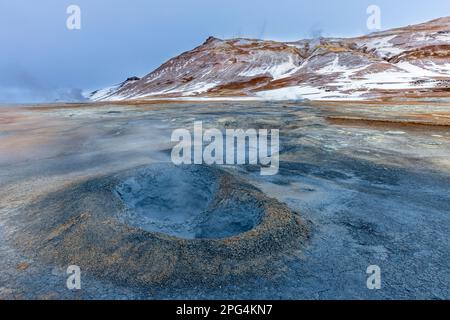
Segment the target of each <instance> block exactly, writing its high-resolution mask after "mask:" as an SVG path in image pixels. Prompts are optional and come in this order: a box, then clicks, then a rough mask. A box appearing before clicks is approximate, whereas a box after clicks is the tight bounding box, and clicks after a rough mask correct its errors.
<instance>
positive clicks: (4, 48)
mask: <svg viewBox="0 0 450 320" xmlns="http://www.w3.org/2000/svg"><path fill="white" fill-rule="evenodd" d="M71 4H75V5H78V6H79V7H80V8H81V30H72V31H71V30H68V29H67V28H66V19H67V17H68V15H67V14H66V9H67V7H68V6H69V5H71ZM371 4H376V5H378V6H379V7H380V8H381V18H382V28H383V29H387V28H391V27H398V26H404V25H408V24H414V23H419V22H424V21H427V20H431V19H434V18H438V17H442V16H450V1H449V0H427V1H423V0H422V1H419V0H395V1H393V0H370V1H366V0H345V1H336V0H308V1H303V0H272V1H270V0H226V1H221V0H114V1H111V0H71V1H65V0H39V1H32V0H0V15H1V18H0V43H1V50H0V102H25V101H51V100H54V99H55V97H59V98H61V99H64V97H65V96H66V95H67V94H68V95H72V94H73V95H75V96H76V95H77V94H78V91H76V90H74V91H72V92H69V93H66V92H65V90H66V89H67V88H69V89H83V90H87V89H96V88H101V87H104V86H107V85H110V84H114V83H118V82H121V81H123V80H124V79H125V78H126V77H128V76H132V75H137V76H142V75H145V74H147V73H148V72H150V71H152V70H153V69H155V68H156V67H158V66H159V65H160V64H162V63H163V62H165V61H166V60H167V59H169V58H171V57H173V56H175V55H177V54H179V53H181V52H183V51H186V50H190V49H192V48H193V47H195V46H197V45H199V44H201V43H202V42H203V41H204V40H205V39H206V38H207V37H208V36H209V35H213V36H216V37H219V38H230V37H237V36H241V37H251V38H264V39H274V40H296V39H302V38H307V37H312V36H317V35H323V36H353V35H360V34H365V33H368V32H369V30H367V29H366V20H367V17H368V15H367V14H366V9H367V7H368V6H369V5H371ZM63 89H64V90H63ZM62 92H64V94H63V93H62Z"/></svg>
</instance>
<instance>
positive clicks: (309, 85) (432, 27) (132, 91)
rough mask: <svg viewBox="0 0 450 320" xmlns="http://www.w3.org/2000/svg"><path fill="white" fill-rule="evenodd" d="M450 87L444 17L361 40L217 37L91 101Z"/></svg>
mask: <svg viewBox="0 0 450 320" xmlns="http://www.w3.org/2000/svg"><path fill="white" fill-rule="evenodd" d="M130 79H132V80H130ZM449 86H450V17H442V18H438V19H434V20H431V21H428V22H425V23H420V24H416V25H409V26H406V27H400V28H395V29H389V30H384V31H378V32H374V33H371V34H368V35H366V36H359V37H353V38H317V39H304V40H298V41H293V42H281V41H274V40H258V39H248V38H236V39H225V40H223V39H218V38H215V37H209V38H207V39H206V41H204V42H203V43H202V44H201V45H199V46H197V47H196V48H194V49H192V50H190V51H186V52H183V53H182V54H180V55H178V56H176V57H174V58H172V59H169V60H168V61H166V62H165V63H163V64H162V65H161V66H160V67H158V68H157V69H155V70H154V71H152V72H150V73H149V74H147V75H145V76H144V77H142V78H140V79H139V78H129V79H127V81H124V82H123V83H121V84H119V85H117V86H114V87H109V88H105V89H102V90H100V91H96V92H94V93H92V94H91V96H90V99H91V100H93V101H116V100H135V99H144V100H145V99H161V98H171V99H261V100H292V99H310V100H365V99H374V98H385V97H392V96H411V97H448V96H450V89H449Z"/></svg>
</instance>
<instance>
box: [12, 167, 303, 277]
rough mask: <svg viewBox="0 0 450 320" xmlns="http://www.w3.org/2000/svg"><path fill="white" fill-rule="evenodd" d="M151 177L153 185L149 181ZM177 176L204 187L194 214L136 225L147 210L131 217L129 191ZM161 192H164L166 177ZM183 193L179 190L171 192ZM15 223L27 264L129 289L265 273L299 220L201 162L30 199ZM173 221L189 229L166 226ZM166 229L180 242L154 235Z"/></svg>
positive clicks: (296, 237) (299, 230)
mask: <svg viewBox="0 0 450 320" xmlns="http://www.w3.org/2000/svg"><path fill="white" fill-rule="evenodd" d="M160 173H161V174H162V179H160V178H159V179H160V180H158V178H157V177H155V175H159V174H160ZM168 173H170V174H168ZM180 173H181V175H184V177H183V178H182V179H184V180H183V181H184V182H183V183H185V182H187V181H188V180H186V179H189V177H191V178H192V185H193V186H192V187H195V186H197V187H199V188H200V189H202V188H203V189H204V190H205V193H204V194H205V198H204V199H203V200H204V202H202V201H200V203H203V205H200V206H199V208H198V209H199V210H198V211H197V212H195V214H194V215H197V217H196V218H195V219H191V220H190V221H189V222H186V221H183V220H179V219H176V221H175V223H172V222H170V221H169V224H167V223H166V224H162V225H161V224H160V225H158V223H157V222H158V221H156V229H152V228H153V227H149V225H148V223H143V224H142V227H140V221H141V220H140V218H139V215H142V214H143V213H142V212H144V213H145V212H147V211H148V210H149V211H151V208H150V209H149V208H145V206H144V209H145V210H144V211H142V210H141V212H138V213H136V212H133V210H134V211H136V204H137V203H139V202H141V200H142V199H138V201H133V197H134V195H135V194H136V190H134V191H133V190H132V189H133V188H135V189H138V190H140V189H142V186H143V184H142V181H143V180H142V179H144V181H145V179H147V178H148V179H149V180H152V179H156V180H154V181H156V182H158V183H156V184H155V185H153V187H157V188H160V187H161V183H162V181H166V178H167V177H179V176H180ZM136 177H140V179H141V182H139V179H138V181H137V182H136V181H135V182H133V183H131V185H130V179H135V178H136ZM160 177H161V176H160ZM144 185H145V183H144ZM150 185H152V184H151V183H150ZM166 186H167V187H168V188H169V189H167V191H168V192H169V191H170V190H171V183H170V181H169V183H168V184H166ZM205 188H206V189H207V190H206V189H205ZM144 189H145V188H144ZM163 191H164V190H159V191H158V192H157V193H156V194H155V193H152V192H154V191H148V192H150V199H152V201H156V202H158V201H160V200H161V199H157V197H158V196H161V197H162V196H163V195H164V194H166V193H164V192H163ZM144 193H147V191H145V190H144ZM189 194H191V192H190V190H187V193H186V194H181V195H179V196H182V197H184V196H186V195H189ZM136 196H137V197H139V196H141V194H140V193H139V192H138V193H137V195H136ZM194 196H200V193H198V194H197V195H194ZM130 197H131V198H130ZM155 197H156V198H155ZM162 200H163V202H164V203H167V201H169V202H170V201H171V200H170V198H169V199H162ZM152 201H150V202H152ZM196 201H197V200H196ZM144 202H145V201H144ZM130 203H131V205H130ZM147 203H148V201H147ZM150 204H151V203H150ZM176 205H178V206H184V205H185V203H184V202H180V203H178V204H176ZM202 206H203V207H202ZM193 207H195V205H194V203H192V207H189V205H186V210H192V209H193ZM139 208H141V207H140V206H139ZM239 208H240V209H239ZM234 209H236V210H237V211H234ZM169 210H172V209H171V208H169ZM130 211H131V212H130ZM232 212H238V214H232ZM136 214H137V215H138V218H137V219H136V217H135V215H136ZM227 217H228V218H227ZM193 221H194V222H195V223H193ZM22 222H23V225H25V226H26V228H25V230H21V231H20V232H18V233H17V235H16V237H15V238H16V242H17V245H18V246H20V247H21V248H24V249H28V250H30V251H32V252H34V253H35V254H36V257H37V258H40V259H45V260H46V261H48V262H51V263H57V264H61V265H65V266H67V265H69V264H76V265H79V266H80V267H81V268H82V270H88V271H89V272H90V273H92V274H95V275H97V276H101V277H106V278H108V279H112V280H115V281H119V282H132V283H136V284H157V283H161V282H163V281H171V280H173V281H180V280H182V279H184V280H186V281H196V280H198V281H206V282H210V281H213V279H216V278H217V276H220V277H221V278H223V277H227V276H239V275H245V274H248V273H253V274H256V273H259V272H262V273H265V272H269V271H268V270H269V269H270V267H268V265H269V264H270V263H271V262H273V261H274V260H276V258H277V257H279V255H280V254H283V253H284V252H286V251H287V250H293V249H295V248H298V247H299V246H301V245H302V243H304V241H305V239H306V238H307V228H306V226H305V224H304V223H303V222H302V220H301V219H300V218H299V216H298V215H296V214H294V213H292V212H291V211H290V210H289V208H288V207H287V206H286V205H284V204H282V203H280V202H278V201H277V200H274V199H271V198H268V197H267V196H266V195H265V194H263V193H262V192H261V191H260V190H258V189H256V188H255V187H253V186H252V185H250V184H248V183H246V182H245V181H243V180H242V179H239V178H236V177H234V176H233V175H231V174H229V173H226V172H225V171H223V170H220V169H217V168H213V167H207V166H188V167H181V168H180V167H174V166H172V165H168V164H164V165H155V166H151V167H145V168H138V169H135V170H131V171H126V172H121V173H119V174H116V175H114V176H108V177H102V178H98V179H93V180H89V181H86V182H83V183H81V184H78V185H75V186H73V187H72V188H69V189H65V190H62V191H60V192H57V193H54V194H51V195H48V196H47V197H46V198H45V199H41V200H39V201H38V202H37V203H35V204H33V205H32V206H30V207H29V208H28V209H27V212H26V213H25V215H24V216H23V221H22ZM152 223H153V224H154V223H155V221H152ZM152 223H151V224H150V225H152ZM177 224H181V225H182V224H188V225H189V226H190V227H189V228H188V230H181V231H180V230H179V228H178V229H177V228H171V227H173V226H177ZM158 228H159V229H158ZM146 229H147V230H146ZM152 230H153V231H152ZM167 230H169V233H172V231H173V230H178V231H177V232H179V233H175V234H178V235H180V236H173V235H170V234H166V233H164V231H167ZM187 231H188V232H187ZM227 235H230V236H227ZM181 236H186V238H182V237H181Z"/></svg>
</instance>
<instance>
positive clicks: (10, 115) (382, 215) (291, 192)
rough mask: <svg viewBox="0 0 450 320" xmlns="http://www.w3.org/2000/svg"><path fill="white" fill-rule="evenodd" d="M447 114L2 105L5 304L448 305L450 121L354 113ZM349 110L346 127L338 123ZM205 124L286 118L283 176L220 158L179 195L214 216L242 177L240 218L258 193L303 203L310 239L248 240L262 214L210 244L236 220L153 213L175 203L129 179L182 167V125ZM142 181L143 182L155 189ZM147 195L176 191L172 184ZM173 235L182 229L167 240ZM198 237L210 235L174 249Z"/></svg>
mask: <svg viewBox="0 0 450 320" xmlns="http://www.w3.org/2000/svg"><path fill="white" fill-rule="evenodd" d="M448 108H449V106H447V105H446V104H445V103H443V104H442V105H439V104H435V103H434V104H431V103H430V104H427V103H423V104H414V105H407V104H405V105H403V104H396V105H381V106H373V105H370V106H367V105H363V104H361V105H356V106H355V105H330V104H328V105H325V104H324V105H323V106H320V105H319V106H318V105H306V104H295V103H289V104H287V103H284V104H283V103H278V104H274V103H237V102H236V103H229V102H228V103H219V102H218V103H208V104H193V103H190V104H187V103H183V104H181V103H180V104H178V103H168V104H164V103H159V104H149V105H123V104H122V105H107V104H105V105H86V106H66V107H57V106H48V107H45V108H42V107H32V108H18V107H17V108H15V109H13V110H10V109H8V110H7V109H0V120H1V121H0V122H1V123H2V126H1V134H0V151H1V152H0V268H1V273H0V298H3V299H5V298H15V299H23V298H31V299H35V298H44V299H92V298H100V299H104V298H114V299H133V298H135V299H153V298H159V299H161V298H162V299H165V298H263V299H278V298H287V299H335V298H348V299H361V298H366V299H380V298H399V299H406V298H412V299H422V298H427V299H445V298H446V299H448V298H449V297H450V285H449V279H450V239H449V238H448V234H450V214H449V213H450V195H449V193H448V190H450V179H449V178H450V130H447V129H446V126H445V125H444V126H442V125H439V126H432V125H426V124H425V125H422V124H420V125H412V126H410V127H409V126H408V125H405V124H404V123H402V125H401V126H398V125H395V124H392V123H389V122H387V123H386V122H382V123H379V122H378V123H376V125H372V124H371V121H360V120H358V122H356V121H347V120H346V119H355V118H357V119H361V118H364V119H384V118H386V117H387V116H388V115H389V116H390V117H395V118H396V119H397V120H404V121H411V122H414V123H415V122H417V121H419V120H420V118H426V121H430V119H431V120H433V119H434V118H436V119H438V120H439V123H440V124H442V121H443V119H444V120H445V119H446V117H445V114H446V110H448ZM333 117H334V118H333ZM336 117H339V119H340V121H339V122H336V121H335V122H330V121H328V120H327V119H336ZM342 119H344V120H342ZM417 119H419V120H417ZM194 120H202V121H203V123H204V126H205V127H217V128H267V127H268V128H280V139H281V140H280V147H281V149H280V153H281V158H280V160H281V162H280V172H279V174H278V175H276V176H273V177H262V176H260V175H259V168H257V167H253V166H240V167H236V168H233V167H226V168H217V169H213V168H209V169H206V172H205V174H203V173H202V174H200V175H199V176H200V177H205V176H206V177H209V178H208V179H211V180H212V181H215V183H212V184H211V185H208V188H207V189H208V190H210V191H208V192H205V193H204V194H203V193H201V194H197V195H195V194H194V196H195V197H201V196H202V195H203V196H204V198H203V199H196V200H195V201H193V202H192V203H191V202H190V201H188V200H186V201H185V202H178V203H177V202H176V201H175V202H173V203H171V205H172V206H173V207H174V208H178V207H180V206H183V207H185V208H186V210H187V211H188V212H191V213H192V214H194V215H195V214H200V213H202V212H213V213H214V210H212V209H211V208H214V200H213V199H214V197H215V195H216V196H217V195H218V194H220V192H219V193H218V191H217V185H220V184H221V183H222V182H220V181H221V180H220V177H222V178H223V177H228V178H225V180H227V181H229V183H231V185H228V187H229V188H228V189H227V188H226V186H225V187H223V188H219V189H220V190H229V193H230V194H227V191H224V192H225V195H221V196H224V197H225V198H227V199H230V198H231V199H233V197H237V198H235V199H234V200H233V201H231V204H230V207H229V209H230V212H235V210H234V209H235V208H246V209H244V210H243V211H244V212H246V213H247V212H248V211H249V210H248V207H251V208H255V203H257V204H260V205H262V206H263V207H264V206H267V207H269V208H273V207H275V208H277V209H279V210H276V211H277V212H278V211H279V212H282V213H284V214H285V215H284V216H285V217H290V218H292V217H298V216H297V213H298V214H299V215H300V219H301V221H303V222H304V223H305V224H306V225H307V226H308V230H309V232H308V235H309V238H306V236H305V234H306V233H304V232H303V231H304V229H303V228H299V229H298V228H297V227H295V228H294V229H293V230H294V231H293V232H288V233H287V235H286V234H284V233H283V230H292V229H289V228H288V229H283V228H279V229H277V228H272V227H270V228H268V230H272V231H273V230H282V232H281V233H280V234H276V235H273V234H271V237H272V236H273V237H272V238H271V240H270V241H268V242H264V244H261V243H259V242H258V241H263V240H264V237H265V236H266V235H267V234H268V233H266V232H261V233H260V235H262V237H260V238H258V237H249V238H246V236H245V235H246V234H248V233H249V232H250V233H251V232H252V230H257V229H258V226H264V219H263V218H261V217H262V216H264V214H262V213H261V212H266V211H267V210H262V211H258V210H255V211H254V212H252V211H251V210H250V212H248V213H249V214H250V215H249V217H253V218H252V219H253V220H252V219H250V222H249V220H245V219H244V221H242V220H238V221H237V224H231V225H234V226H235V227H234V228H232V227H230V228H219V229H220V230H222V229H224V230H228V231H227V232H225V234H222V235H220V234H219V235H218V236H217V239H211V238H214V236H213V235H217V234H218V228H217V225H218V224H222V223H223V221H220V215H219V216H216V217H215V218H214V215H213V217H212V218H210V219H203V220H202V219H200V220H196V221H190V222H189V223H190V225H188V226H183V228H181V226H182V225H183V222H185V221H186V220H183V219H185V218H186V217H175V218H176V219H175V220H172V221H168V222H167V221H165V222H161V219H159V220H158V219H156V220H155V219H154V218H155V217H157V218H158V217H159V218H160V217H161V215H164V211H158V210H156V211H155V210H153V209H154V208H152V203H154V202H152V201H150V202H149V199H145V197H143V198H142V197H141V198H139V197H135V196H134V195H135V191H136V190H133V188H132V187H133V186H136V185H135V184H134V183H130V180H129V179H133V177H135V176H137V175H136V170H137V171H139V170H144V171H141V173H142V172H143V176H149V174H148V172H147V171H145V170H148V169H142V168H152V167H153V168H155V167H158V166H161V164H160V163H161V162H162V163H167V162H168V161H169V156H170V148H171V144H170V134H171V131H172V129H173V128H180V127H186V128H188V129H191V128H192V125H193V121H194ZM163 166H166V165H163ZM168 166H169V167H170V165H168ZM199 170H200V169H199ZM157 171H161V170H157ZM162 171H163V172H165V173H164V174H167V173H168V172H173V171H172V170H170V169H168V170H167V171H164V170H162ZM164 174H163V175H164ZM215 175H218V177H219V178H217V176H215ZM150 176H151V174H150ZM194 176H195V174H194ZM169 177H170V175H169ZM185 177H188V178H186V179H183V176H182V174H181V176H180V178H181V180H182V181H185V185H186V186H189V185H190V182H189V181H191V180H189V179H190V178H189V177H190V175H187V176H185ZM194 180H195V184H199V185H201V184H202V183H203V184H205V182H204V181H203V182H202V179H194ZM143 181H144V182H143V183H142V182H141V183H138V184H137V185H138V186H139V188H144V187H146V186H147V187H148V185H147V184H146V182H145V181H148V180H143ZM156 181H157V184H158V185H160V186H161V181H159V180H156ZM164 181H167V177H164ZM99 186H101V187H99ZM150 186H151V185H150ZM124 187H131V189H129V190H130V192H132V195H133V196H132V197H131V198H129V197H128V198H127V192H122V195H121V196H120V195H119V194H117V193H115V192H117V190H122V191H124V190H125V189H127V188H125V189H124ZM166 188H169V189H170V188H172V187H171V183H170V179H169V182H167V185H166ZM144 189H145V188H144ZM236 190H239V192H237V193H236V194H235V195H233V191H236ZM125 191H126V190H125ZM179 192H180V195H181V196H182V195H183V192H185V191H184V190H179ZM189 192H191V191H189ZM145 194H150V196H151V197H153V199H155V198H156V199H160V200H161V199H162V201H163V202H164V199H165V200H170V195H167V194H165V193H163V192H158V191H156V193H148V192H146V193H145ZM246 194H247V195H249V196H248V197H245V195H246ZM129 195H130V193H128V196H129ZM166 196H169V198H165V197H166ZM130 199H132V201H131V202H130V201H129V200H130ZM135 199H139V201H144V203H145V204H146V205H148V206H149V207H148V208H147V209H146V210H150V211H152V210H153V211H152V212H154V214H155V216H153V218H152V219H153V220H152V219H150V220H148V219H143V218H142V213H140V212H138V211H136V210H134V209H135V208H136V203H135V202H133V201H134V200H135ZM255 199H257V200H256V201H255ZM249 200H250V204H249V203H248V202H247V201H249ZM252 201H253V202H252ZM195 203H200V204H202V205H199V207H198V208H195ZM246 205H247V206H248V207H245V206H246ZM138 207H140V205H139V206H138ZM267 207H264V208H265V209H267ZM95 208H98V210H96V209H95ZM205 208H206V209H205ZM207 208H209V209H211V210H209V211H208V209H207ZM264 208H263V209H264ZM225 209H226V208H221V210H225ZM167 210H171V208H170V207H169V208H168V209H167ZM189 210H190V211H189ZM205 216H208V215H205ZM205 216H203V217H205ZM239 216H240V215H239ZM258 218H261V220H258ZM295 219H297V218H295ZM281 220H282V219H281ZM288 220H289V219H288ZM289 221H291V220H289ZM275 222H276V223H279V222H280V219H275V220H274V223H275ZM288 225H289V223H288ZM295 225H296V226H299V224H295ZM124 226H125V227H124ZM236 226H237V227H236ZM300 226H302V224H300ZM155 227H156V229H155ZM124 228H125V229H126V230H125V229H124ZM158 228H159V229H158ZM180 228H181V229H180ZM255 228H256V229H255ZM145 229H146V230H145ZM161 231H162V232H165V233H169V235H165V236H156V235H155V232H161ZM171 232H173V233H172V234H171V235H170V233H171ZM283 234H284V235H285V236H286V237H285V238H283V237H282V235H283ZM280 235H281V237H280ZM175 236H178V237H175ZM227 237H231V239H233V237H235V239H236V238H238V240H236V241H237V242H236V243H237V248H235V249H233V250H230V251H229V252H228V253H227V254H225V255H216V256H214V255H212V256H211V250H210V249H211V248H210V247H208V246H209V245H210V244H211V242H212V243H222V242H224V241H225V240H226V239H229V238H227ZM44 239H46V240H47V241H43V240H44ZM105 239H106V240H108V239H109V240H108V241H105ZM111 239H114V241H112V240H111ZM252 239H258V240H257V241H254V240H252ZM274 239H276V240H274ZM191 241H193V243H202V241H203V244H201V245H198V244H195V245H193V246H191V247H190V245H186V247H185V248H187V249H186V250H185V252H184V253H182V254H180V253H179V252H177V253H176V254H174V251H171V250H179V248H180V246H179V243H180V242H182V243H188V244H189V243H191ZM197 241H200V242H197ZM204 243H208V244H209V245H206V246H205V245H204ZM130 244H135V247H134V249H130V247H127V245H128V246H130ZM175 244H176V245H175ZM267 244H270V245H267ZM272 245H273V246H272ZM139 246H148V247H147V248H145V250H147V251H148V252H149V254H148V255H145V256H142V255H141V250H142V249H143V248H142V247H139ZM174 248H175V249H174ZM86 249H88V250H86ZM133 250H134V251H133ZM212 250H213V252H216V253H217V252H218V251H215V250H217V247H213V249H212ZM199 252H200V254H199V258H198V257H197V258H198V260H197V261H198V264H197V265H190V266H189V267H188V266H187V264H188V262H189V261H193V260H192V259H191V258H190V257H189V255H191V254H194V253H197V254H198V253H199ZM133 253H136V254H135V256H133ZM183 254H184V256H183ZM233 254H234V256H233ZM125 257H128V258H130V257H131V259H125ZM139 257H141V259H139ZM174 257H177V259H178V260H177V262H175V259H174ZM183 257H184V258H183ZM228 257H231V258H228ZM77 259H78V260H77ZM146 259H148V260H146ZM155 259H156V260H157V261H158V262H157V263H151V261H154V260H155ZM202 259H205V260H202ZM205 261H207V262H205ZM68 263H70V264H73V263H74V264H76V263H79V264H83V263H84V265H82V290H81V291H77V292H71V291H69V290H67V289H66V288H65V281H66V278H67V275H66V274H65V269H66V267H67V264H68ZM372 264H376V265H379V266H380V267H381V270H382V289H381V290H377V291H371V290H368V289H367V288H366V279H367V275H366V268H367V266H369V265H372ZM83 270H84V271H83ZM136 275H139V279H136V277H135V276H136ZM156 275H158V276H156Z"/></svg>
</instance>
